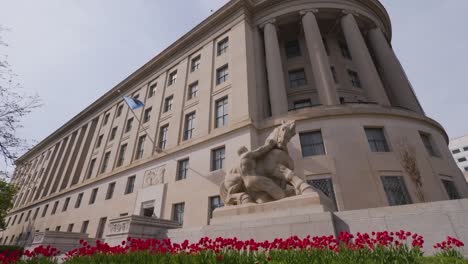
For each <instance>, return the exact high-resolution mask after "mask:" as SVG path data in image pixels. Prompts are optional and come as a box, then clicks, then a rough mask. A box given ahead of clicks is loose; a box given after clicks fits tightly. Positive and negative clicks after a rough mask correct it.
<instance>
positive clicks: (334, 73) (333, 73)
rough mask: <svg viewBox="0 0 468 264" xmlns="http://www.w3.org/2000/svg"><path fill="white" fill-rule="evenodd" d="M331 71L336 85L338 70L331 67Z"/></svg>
mask: <svg viewBox="0 0 468 264" xmlns="http://www.w3.org/2000/svg"><path fill="white" fill-rule="evenodd" d="M330 70H331V73H332V76H333V81H335V83H338V77H337V75H336V68H335V67H334V66H331V67H330Z"/></svg>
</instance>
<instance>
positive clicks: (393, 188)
mask: <svg viewBox="0 0 468 264" xmlns="http://www.w3.org/2000/svg"><path fill="white" fill-rule="evenodd" d="M382 183H383V187H384V190H385V193H386V194H387V199H388V204H389V205H390V206H394V205H404V204H410V203H411V199H410V196H409V194H408V190H407V189H406V185H405V182H404V180H403V177H401V176H382Z"/></svg>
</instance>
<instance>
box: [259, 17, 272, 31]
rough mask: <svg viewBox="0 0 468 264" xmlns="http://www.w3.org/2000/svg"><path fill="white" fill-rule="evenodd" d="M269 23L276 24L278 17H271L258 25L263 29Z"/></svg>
mask: <svg viewBox="0 0 468 264" xmlns="http://www.w3.org/2000/svg"><path fill="white" fill-rule="evenodd" d="M268 24H272V25H275V24H276V18H272V19H269V20H267V21H265V22H263V23H261V24H260V25H259V26H258V27H259V28H260V29H263V28H265V26H266V25H268Z"/></svg>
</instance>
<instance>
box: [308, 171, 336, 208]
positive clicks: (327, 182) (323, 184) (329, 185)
mask: <svg viewBox="0 0 468 264" xmlns="http://www.w3.org/2000/svg"><path fill="white" fill-rule="evenodd" d="M307 183H308V184H310V185H311V186H312V187H314V188H315V189H317V190H320V191H322V192H323V194H325V195H326V196H327V197H328V198H330V199H331V200H332V201H333V204H334V205H335V208H336V197H335V190H334V188H333V181H332V179H330V178H324V179H312V180H308V181H307Z"/></svg>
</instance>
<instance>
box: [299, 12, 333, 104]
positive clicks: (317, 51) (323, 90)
mask: <svg viewBox="0 0 468 264" xmlns="http://www.w3.org/2000/svg"><path fill="white" fill-rule="evenodd" d="M317 12H318V10H316V9H313V10H305V11H301V15H302V26H303V27H304V35H305V40H306V45H307V50H308V51H309V59H310V63H311V65H312V71H313V73H314V79H315V87H316V89H317V92H318V95H319V98H320V103H321V104H323V105H337V104H339V103H338V102H339V101H338V94H337V92H336V86H335V81H334V80H333V75H332V73H331V69H330V63H329V61H328V55H327V52H326V50H325V45H324V44H323V40H322V35H321V34H320V29H319V26H318V24H317V19H316V18H315V15H314V13H317Z"/></svg>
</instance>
